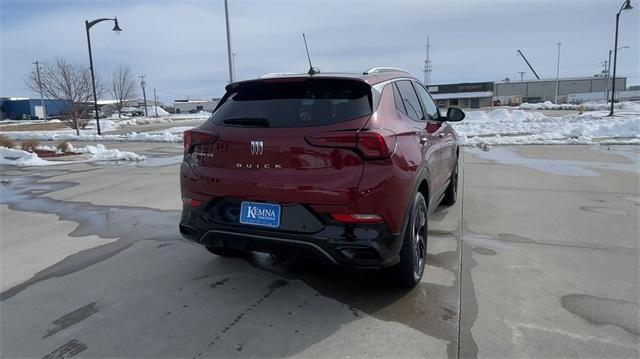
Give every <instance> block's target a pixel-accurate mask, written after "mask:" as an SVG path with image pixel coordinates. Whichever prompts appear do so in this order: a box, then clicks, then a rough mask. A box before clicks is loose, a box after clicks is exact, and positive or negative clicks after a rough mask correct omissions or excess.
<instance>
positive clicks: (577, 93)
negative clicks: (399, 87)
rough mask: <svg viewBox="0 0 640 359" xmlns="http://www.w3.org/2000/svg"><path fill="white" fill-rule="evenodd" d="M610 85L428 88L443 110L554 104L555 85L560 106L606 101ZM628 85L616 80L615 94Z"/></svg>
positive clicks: (572, 81) (596, 79) (599, 80)
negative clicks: (586, 101) (570, 103)
mask: <svg viewBox="0 0 640 359" xmlns="http://www.w3.org/2000/svg"><path fill="white" fill-rule="evenodd" d="M611 83H612V79H608V78H606V77H602V76H593V77H572V78H561V79H559V81H557V82H556V79H542V80H525V81H509V80H504V81H502V82H473V83H458V84H440V85H430V86H429V87H428V89H429V92H430V93H431V96H433V99H434V100H435V101H436V102H437V104H438V106H439V107H441V108H447V107H461V108H480V107H490V106H492V105H496V106H499V105H519V104H521V103H523V102H528V103H537V102H544V101H551V102H555V101H556V98H555V97H556V86H558V87H559V91H558V103H567V102H583V101H584V100H588V101H597V100H602V101H605V99H606V98H607V96H609V97H610V96H611V95H610V94H609V95H607V93H608V92H607V88H610V87H611ZM626 86H627V79H626V77H616V93H620V94H621V96H622V95H623V93H622V92H623V91H624V90H625V88H626ZM587 94H589V95H587ZM617 98H622V97H617Z"/></svg>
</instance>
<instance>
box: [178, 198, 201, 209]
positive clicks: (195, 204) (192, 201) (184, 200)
mask: <svg viewBox="0 0 640 359" xmlns="http://www.w3.org/2000/svg"><path fill="white" fill-rule="evenodd" d="M182 203H183V204H185V205H187V206H190V207H200V205H202V203H203V202H202V201H201V200H199V199H195V198H189V197H182Z"/></svg>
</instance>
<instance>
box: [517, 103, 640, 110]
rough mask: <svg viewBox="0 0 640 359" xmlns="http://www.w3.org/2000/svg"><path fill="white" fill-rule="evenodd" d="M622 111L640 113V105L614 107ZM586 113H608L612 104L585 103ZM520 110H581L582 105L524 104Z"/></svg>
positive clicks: (627, 104)
mask: <svg viewBox="0 0 640 359" xmlns="http://www.w3.org/2000/svg"><path fill="white" fill-rule="evenodd" d="M613 107H614V108H615V109H617V110H620V111H630V112H640V103H638V102H629V101H625V102H618V103H616V104H615V105H614V106H613ZM582 108H583V109H584V111H607V110H609V109H610V108H611V102H604V101H595V102H585V103H583V104H582ZM518 109H519V110H575V111H577V110H580V105H575V104H570V103H563V104H558V105H556V104H554V103H553V102H551V101H545V102H541V103H523V104H522V105H520V106H518Z"/></svg>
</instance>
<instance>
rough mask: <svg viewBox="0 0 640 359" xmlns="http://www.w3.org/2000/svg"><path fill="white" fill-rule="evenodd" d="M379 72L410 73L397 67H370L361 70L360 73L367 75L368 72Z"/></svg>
mask: <svg viewBox="0 0 640 359" xmlns="http://www.w3.org/2000/svg"><path fill="white" fill-rule="evenodd" d="M380 72H405V73H407V74H410V73H409V71H407V70H403V69H400V68H397V67H372V68H370V69H368V70H367V71H365V72H363V73H362V74H363V75H369V74H376V73H380Z"/></svg>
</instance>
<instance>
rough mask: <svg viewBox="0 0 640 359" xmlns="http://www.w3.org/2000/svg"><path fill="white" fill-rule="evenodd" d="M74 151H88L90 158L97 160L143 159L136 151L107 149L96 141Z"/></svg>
mask: <svg viewBox="0 0 640 359" xmlns="http://www.w3.org/2000/svg"><path fill="white" fill-rule="evenodd" d="M74 151H75V152H76V153H90V154H91V159H93V160H97V161H115V160H125V161H143V160H144V159H145V157H144V156H141V155H139V154H137V153H133V152H129V151H120V150H118V149H115V148H114V149H107V148H106V147H104V145H103V144H101V143H98V144H97V145H95V146H87V147H81V148H76V149H75V150H74Z"/></svg>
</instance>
